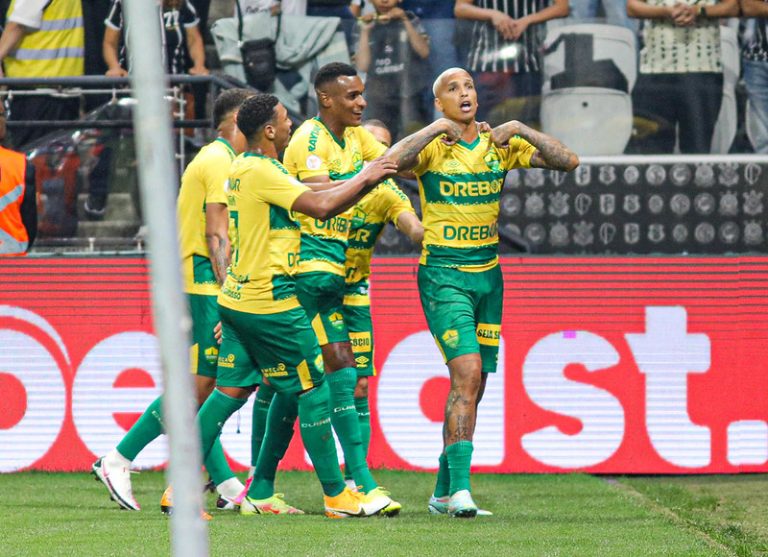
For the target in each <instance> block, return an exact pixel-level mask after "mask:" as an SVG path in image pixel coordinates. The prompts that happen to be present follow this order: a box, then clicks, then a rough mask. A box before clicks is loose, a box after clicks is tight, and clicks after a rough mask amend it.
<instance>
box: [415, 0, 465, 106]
mask: <svg viewBox="0 0 768 557" xmlns="http://www.w3.org/2000/svg"><path fill="white" fill-rule="evenodd" d="M402 8H403V9H404V10H405V11H406V12H413V13H414V14H415V15H416V17H418V18H419V20H420V21H421V24H422V25H423V26H424V30H425V31H426V32H427V36H428V37H429V44H430V45H431V46H432V48H430V49H429V81H428V82H429V83H433V82H434V81H435V79H437V76H438V75H440V74H441V73H443V72H444V71H445V70H447V69H448V68H455V67H457V66H461V65H463V64H462V63H460V62H459V56H458V53H457V51H456V20H455V19H454V15H453V2H445V1H444V0H403V4H402ZM432 99H433V95H432V91H430V90H429V88H428V87H427V93H426V95H425V96H424V100H423V102H424V106H425V107H430V109H431V108H432ZM435 110H436V109H435ZM430 112H432V110H430ZM433 116H434V119H437V118H439V116H440V115H439V114H437V113H435V114H433Z"/></svg>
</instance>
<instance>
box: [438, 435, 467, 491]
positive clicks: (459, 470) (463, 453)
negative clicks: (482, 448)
mask: <svg viewBox="0 0 768 557" xmlns="http://www.w3.org/2000/svg"><path fill="white" fill-rule="evenodd" d="M473 449H474V447H473V445H472V441H466V440H465V441H459V442H457V443H454V444H453V445H448V446H447V447H446V448H445V456H446V459H447V461H448V468H449V473H450V494H451V495H453V494H454V493H456V492H457V491H462V490H467V491H471V488H470V483H469V468H470V466H471V464H472V451H473Z"/></svg>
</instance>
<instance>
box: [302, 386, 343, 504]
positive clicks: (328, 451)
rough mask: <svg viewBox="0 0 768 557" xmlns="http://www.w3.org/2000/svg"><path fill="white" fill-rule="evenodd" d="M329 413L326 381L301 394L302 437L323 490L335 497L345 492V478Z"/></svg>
mask: <svg viewBox="0 0 768 557" xmlns="http://www.w3.org/2000/svg"><path fill="white" fill-rule="evenodd" d="M330 413H331V404H330V394H329V392H328V385H327V383H326V382H323V383H321V384H320V386H318V387H315V388H314V389H312V390H311V391H309V392H308V393H304V394H303V395H299V423H300V424H301V440H302V441H303V442H304V448H305V449H306V450H307V453H309V458H310V460H312V464H313V465H314V467H315V473H316V474H317V478H318V479H319V480H320V483H321V484H322V486H323V493H325V494H326V495H328V496H329V497H335V496H336V495H338V494H339V493H341V492H342V491H344V478H342V477H341V470H339V457H338V455H337V454H336V444H335V443H334V441H333V432H332V431H331V416H330Z"/></svg>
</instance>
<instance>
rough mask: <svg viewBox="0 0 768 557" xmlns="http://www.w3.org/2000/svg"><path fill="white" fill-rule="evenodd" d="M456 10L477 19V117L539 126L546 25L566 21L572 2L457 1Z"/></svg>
mask: <svg viewBox="0 0 768 557" xmlns="http://www.w3.org/2000/svg"><path fill="white" fill-rule="evenodd" d="M454 11H455V14H456V17H457V18H462V19H471V20H475V25H474V28H473V30H472V41H471V45H470V51H469V59H468V61H467V66H468V68H469V70H470V71H471V72H473V73H474V79H475V83H476V84H477V102H478V111H477V117H478V119H480V120H487V121H488V122H490V123H491V124H492V125H495V124H500V123H502V122H506V121H509V120H522V121H524V122H529V123H530V122H537V121H538V120H539V107H540V104H541V99H540V95H541V85H542V79H541V64H542V61H541V48H542V42H543V39H544V25H543V23H544V22H546V21H549V20H551V19H555V18H561V17H567V16H568V0H552V2H551V3H550V1H549V0H456V6H455V9H454Z"/></svg>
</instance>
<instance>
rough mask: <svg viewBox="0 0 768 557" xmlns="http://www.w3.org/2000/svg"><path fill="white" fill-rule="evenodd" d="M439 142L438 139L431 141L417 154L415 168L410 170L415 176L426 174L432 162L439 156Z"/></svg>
mask: <svg viewBox="0 0 768 557" xmlns="http://www.w3.org/2000/svg"><path fill="white" fill-rule="evenodd" d="M439 141H440V138H439V137H438V138H435V139H433V140H432V141H430V142H429V143H428V144H427V146H426V147H424V149H422V150H421V152H420V153H419V156H418V157H417V159H416V166H414V167H413V169H412V170H413V173H414V174H416V176H421V175H422V174H424V173H425V172H427V170H429V167H430V166H431V165H432V161H434V160H437V159H438V157H439V156H440V147H439V146H438V143H439Z"/></svg>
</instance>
